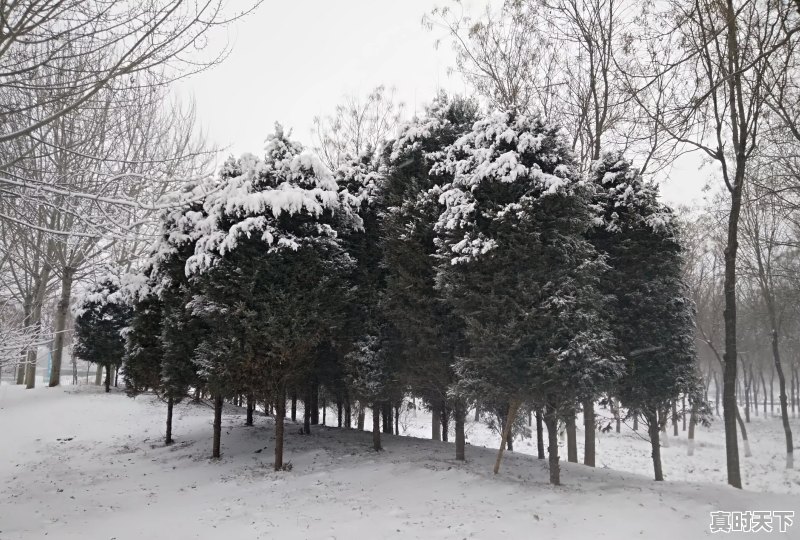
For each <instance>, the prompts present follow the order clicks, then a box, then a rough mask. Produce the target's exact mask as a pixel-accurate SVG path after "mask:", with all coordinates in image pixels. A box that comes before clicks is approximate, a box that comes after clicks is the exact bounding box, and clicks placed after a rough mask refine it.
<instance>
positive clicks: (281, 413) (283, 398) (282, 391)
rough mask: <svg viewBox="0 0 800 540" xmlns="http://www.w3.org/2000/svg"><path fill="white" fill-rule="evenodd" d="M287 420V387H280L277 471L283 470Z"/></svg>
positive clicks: (276, 450) (277, 398) (276, 452)
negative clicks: (285, 423) (284, 434)
mask: <svg viewBox="0 0 800 540" xmlns="http://www.w3.org/2000/svg"><path fill="white" fill-rule="evenodd" d="M285 418H286V385H284V384H281V385H280V386H279V387H278V395H277V397H276V398H275V470H276V471H280V470H282V469H283V424H284V420H285Z"/></svg>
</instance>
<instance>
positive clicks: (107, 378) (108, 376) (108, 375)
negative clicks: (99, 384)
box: [106, 364, 111, 393]
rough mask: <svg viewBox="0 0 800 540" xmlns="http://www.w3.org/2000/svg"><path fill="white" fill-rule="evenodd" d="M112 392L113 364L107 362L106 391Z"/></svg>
mask: <svg viewBox="0 0 800 540" xmlns="http://www.w3.org/2000/svg"><path fill="white" fill-rule="evenodd" d="M108 392H111V364H106V393H108Z"/></svg>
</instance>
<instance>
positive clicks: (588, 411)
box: [583, 399, 595, 467]
mask: <svg viewBox="0 0 800 540" xmlns="http://www.w3.org/2000/svg"><path fill="white" fill-rule="evenodd" d="M583 431H584V432H583V464H584V465H588V466H589V467H594V458H595V456H594V453H595V429H594V401H592V400H591V399H587V400H584V402H583Z"/></svg>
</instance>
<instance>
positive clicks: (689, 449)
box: [686, 404, 697, 456]
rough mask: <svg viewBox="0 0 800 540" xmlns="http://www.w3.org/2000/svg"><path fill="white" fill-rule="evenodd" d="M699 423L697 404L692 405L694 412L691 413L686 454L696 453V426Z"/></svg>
mask: <svg viewBox="0 0 800 540" xmlns="http://www.w3.org/2000/svg"><path fill="white" fill-rule="evenodd" d="M695 425H697V404H693V405H692V412H691V414H690V415H689V440H688V444H687V447H686V454H687V455H689V456H693V455H694V428H695Z"/></svg>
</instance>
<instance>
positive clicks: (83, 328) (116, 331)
mask: <svg viewBox="0 0 800 540" xmlns="http://www.w3.org/2000/svg"><path fill="white" fill-rule="evenodd" d="M118 293H119V286H118V285H117V283H116V282H115V281H113V280H111V279H107V280H104V281H102V282H101V283H99V284H98V285H97V286H96V287H94V288H93V289H92V290H91V291H90V292H89V294H88V295H87V296H86V298H85V299H84V301H83V303H82V304H81V306H80V315H79V316H78V318H77V319H76V321H75V346H74V349H73V354H74V355H75V356H77V357H78V358H80V359H81V360H85V361H87V362H91V363H93V364H96V365H98V366H101V367H103V368H105V369H106V391H108V389H109V386H110V384H111V380H110V379H111V368H112V367H119V366H120V365H121V364H122V359H123V356H124V354H125V338H124V336H123V330H125V329H126V328H127V327H128V324H129V323H130V319H131V315H132V313H131V308H130V307H129V306H128V305H127V304H125V303H124V301H123V299H122V298H121V295H119V294H118Z"/></svg>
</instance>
